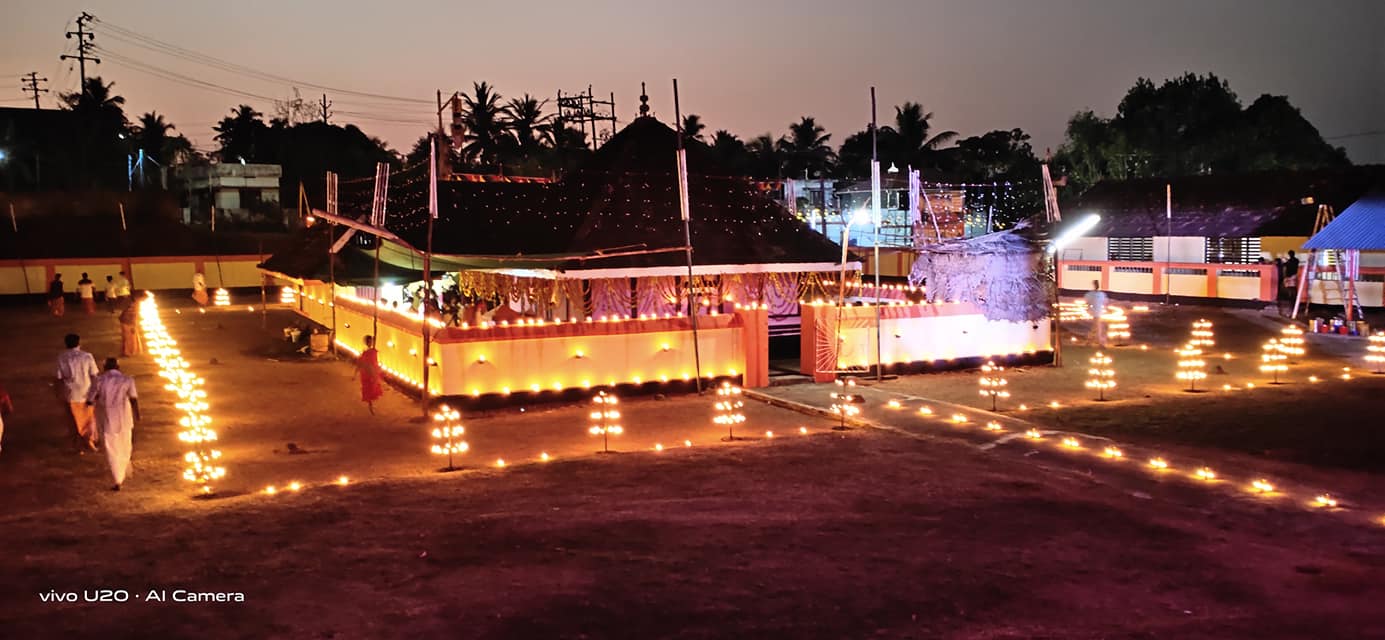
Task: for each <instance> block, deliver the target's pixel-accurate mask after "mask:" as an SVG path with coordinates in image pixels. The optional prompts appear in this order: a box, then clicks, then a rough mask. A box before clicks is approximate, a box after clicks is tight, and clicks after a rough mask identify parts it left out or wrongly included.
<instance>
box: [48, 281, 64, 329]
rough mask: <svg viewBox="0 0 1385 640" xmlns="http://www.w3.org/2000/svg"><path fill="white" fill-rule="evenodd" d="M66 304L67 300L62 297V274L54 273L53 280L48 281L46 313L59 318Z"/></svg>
mask: <svg viewBox="0 0 1385 640" xmlns="http://www.w3.org/2000/svg"><path fill="white" fill-rule="evenodd" d="M66 306H67V301H66V300H64V299H63V274H61V273H55V274H53V281H52V282H49V283H48V313H51V314H53V316H54V317H57V318H61V317H62V315H63V312H65V311H66Z"/></svg>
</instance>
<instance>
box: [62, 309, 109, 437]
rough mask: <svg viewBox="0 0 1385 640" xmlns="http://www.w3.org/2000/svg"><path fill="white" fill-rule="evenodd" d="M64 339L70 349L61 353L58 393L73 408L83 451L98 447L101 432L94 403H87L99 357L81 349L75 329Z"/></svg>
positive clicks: (80, 341) (80, 339) (79, 339)
mask: <svg viewBox="0 0 1385 640" xmlns="http://www.w3.org/2000/svg"><path fill="white" fill-rule="evenodd" d="M63 342H64V343H65V344H66V345H67V351H64V352H62V353H60V354H58V379H57V387H58V394H59V395H61V396H62V398H63V401H64V402H66V403H67V405H68V408H69V409H71V411H72V422H73V423H75V424H76V426H77V439H78V450H79V451H82V452H83V453H85V452H86V450H88V449H89V450H92V451H95V450H96V439H97V437H98V436H99V434H98V433H97V432H96V420H95V415H94V414H93V412H92V408H91V405H88V404H87V392H89V391H91V383H92V381H93V379H94V378H95V377H96V375H97V374H98V373H100V372H99V371H97V370H96V358H93V357H91V354H90V353H87V352H85V351H83V350H82V347H81V344H82V338H81V337H80V336H78V335H77V334H75V333H69V334H67V336H66V337H65V338H63Z"/></svg>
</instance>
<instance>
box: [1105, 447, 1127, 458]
mask: <svg viewBox="0 0 1385 640" xmlns="http://www.w3.org/2000/svg"><path fill="white" fill-rule="evenodd" d="M1101 455H1103V456H1106V457H1107V458H1112V459H1116V458H1124V457H1125V452H1123V451H1121V450H1120V448H1118V447H1106V448H1105V449H1102V450H1101Z"/></svg>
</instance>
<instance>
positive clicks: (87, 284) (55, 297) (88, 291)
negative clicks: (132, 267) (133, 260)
mask: <svg viewBox="0 0 1385 640" xmlns="http://www.w3.org/2000/svg"><path fill="white" fill-rule="evenodd" d="M63 287H64V283H63V274H61V273H55V274H53V279H52V280H51V281H49V283H48V312H49V313H51V314H53V315H54V316H57V317H62V315H63V314H64V313H66V312H67V293H66V292H65V291H64V290H63ZM103 293H104V296H105V302H106V305H107V306H108V307H109V308H110V310H111V312H112V313H114V312H116V311H118V310H119V309H121V308H122V303H124V302H127V301H129V300H130V279H129V278H128V277H126V276H125V272H124V271H121V272H120V274H119V275H115V276H106V288H105V290H104V292H103ZM77 299H78V300H80V301H81V303H82V310H83V311H86V312H87V315H91V314H94V313H96V283H94V282H92V281H91V277H90V276H88V275H87V274H86V273H83V274H82V279H81V280H78V281H77Z"/></svg>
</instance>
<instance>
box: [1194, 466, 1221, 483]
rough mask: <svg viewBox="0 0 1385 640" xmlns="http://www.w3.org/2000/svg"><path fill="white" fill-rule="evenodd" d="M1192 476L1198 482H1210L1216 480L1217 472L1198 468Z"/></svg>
mask: <svg viewBox="0 0 1385 640" xmlns="http://www.w3.org/2000/svg"><path fill="white" fill-rule="evenodd" d="M1193 475H1195V476H1197V478H1198V479H1199V480H1207V481H1212V480H1216V479H1217V472H1215V471H1213V470H1211V469H1210V468H1208V467H1198V469H1197V471H1194V472H1193Z"/></svg>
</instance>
